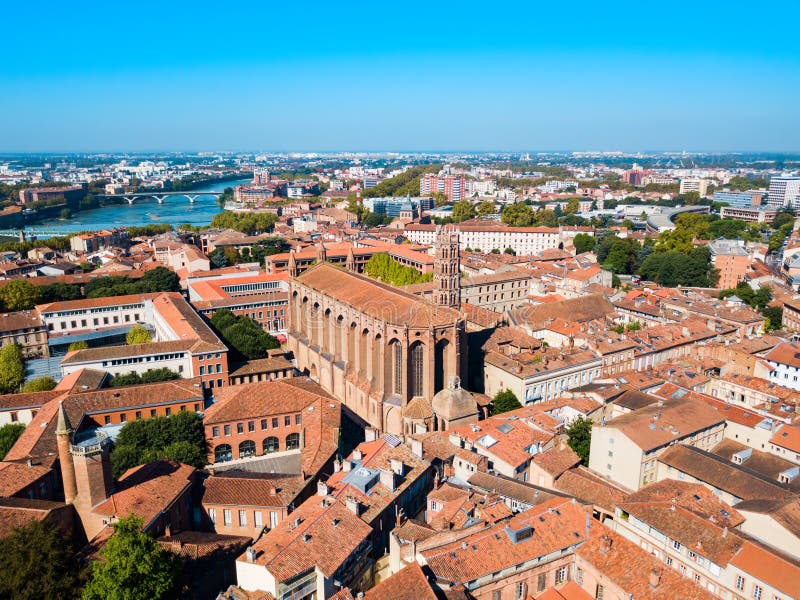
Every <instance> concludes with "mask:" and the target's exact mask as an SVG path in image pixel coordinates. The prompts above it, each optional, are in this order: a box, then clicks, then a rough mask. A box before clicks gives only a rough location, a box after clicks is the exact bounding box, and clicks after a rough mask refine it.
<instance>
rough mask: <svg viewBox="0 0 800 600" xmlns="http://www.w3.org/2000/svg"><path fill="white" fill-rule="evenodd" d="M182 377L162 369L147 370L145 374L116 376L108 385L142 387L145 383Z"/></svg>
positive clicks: (164, 368)
mask: <svg viewBox="0 0 800 600" xmlns="http://www.w3.org/2000/svg"><path fill="white" fill-rule="evenodd" d="M180 378H181V376H180V375H179V374H178V373H176V372H175V371H172V370H170V369H168V368H167V367H162V368H160V369H147V371H145V372H144V373H142V374H141V375H139V374H138V373H125V374H121V375H114V377H112V378H111V379H110V380H109V382H108V385H110V386H111V387H122V386H126V385H141V384H143V383H158V382H159V381H172V380H173V379H180Z"/></svg>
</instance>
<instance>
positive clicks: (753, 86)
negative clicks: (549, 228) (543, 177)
mask: <svg viewBox="0 0 800 600" xmlns="http://www.w3.org/2000/svg"><path fill="white" fill-rule="evenodd" d="M0 14H2V18H3V22H4V24H5V27H4V28H3V32H4V35H3V39H2V46H1V47H2V55H0V56H2V57H1V58H0V152H2V151H7V152H13V151H125V150H298V151H301V150H318V151H326V150H562V149H576V150H601V149H604V150H626V151H638V150H712V151H728V150H764V151H800V108H798V107H799V106H800V36H799V35H797V30H796V28H797V23H798V21H799V18H800V2H798V0H788V1H781V0H776V1H773V2H768V3H764V4H753V3H752V2H750V3H744V2H739V1H732V2H725V3H723V2H704V1H702V0H696V1H694V2H686V1H683V0H677V1H673V2H668V3H659V4H653V3H648V2H641V1H638V2H629V1H627V0H626V1H621V2H605V3H601V2H596V1H595V2H582V1H575V2H571V3H556V2H549V3H542V2H535V1H533V0H529V1H528V2H502V1H501V2H484V3H475V2H469V1H464V2H459V3H437V2H430V1H428V2H418V1H416V0H410V1H407V2H404V3H396V2H392V3H382V2H371V3H365V2H350V3H333V2H326V3H322V2H298V1H295V2H282V3H273V2H264V1H262V2H246V1H239V2H230V3H225V2H219V1H218V2H214V3H211V2H204V1H202V0H199V1H195V2H183V1H172V0H161V1H160V2H150V1H139V2H124V1H121V2H116V3H114V2H102V3H100V2H88V1H81V0H76V1H74V2H61V1H59V2H55V1H52V0H51V1H49V2H37V3H34V2H26V3H22V2H14V3H6V4H5V5H4V7H3V8H2V10H1V11H0Z"/></svg>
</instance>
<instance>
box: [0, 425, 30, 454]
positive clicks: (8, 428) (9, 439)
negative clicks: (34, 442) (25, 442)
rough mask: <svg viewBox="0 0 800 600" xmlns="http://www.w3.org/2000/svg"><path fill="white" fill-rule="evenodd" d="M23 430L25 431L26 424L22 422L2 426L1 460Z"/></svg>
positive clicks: (0, 435) (0, 433)
mask: <svg viewBox="0 0 800 600" xmlns="http://www.w3.org/2000/svg"><path fill="white" fill-rule="evenodd" d="M23 431H25V425H23V424H22V423H7V424H6V425H3V426H2V427H0V460H3V459H4V458H5V456H6V454H8V451H9V450H11V447H12V446H13V445H14V444H15V443H16V442H17V439H19V436H21V435H22V432H23Z"/></svg>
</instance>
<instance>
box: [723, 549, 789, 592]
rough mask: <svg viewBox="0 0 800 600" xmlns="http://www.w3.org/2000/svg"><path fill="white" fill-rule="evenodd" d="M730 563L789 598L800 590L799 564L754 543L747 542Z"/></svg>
mask: <svg viewBox="0 0 800 600" xmlns="http://www.w3.org/2000/svg"><path fill="white" fill-rule="evenodd" d="M730 562H731V564H732V565H733V566H735V567H737V568H739V569H741V570H742V571H744V572H745V573H749V574H751V575H753V576H755V577H757V578H758V579H760V580H761V581H763V582H764V583H766V584H767V585H769V586H771V587H774V588H775V589H777V590H779V591H780V592H782V593H784V594H786V595H787V596H789V597H791V596H792V595H793V594H796V593H797V590H800V566H798V564H797V562H795V561H789V560H787V559H785V558H783V557H781V556H779V555H778V554H776V553H774V552H770V551H769V550H767V549H766V548H764V547H762V546H760V545H758V544H756V543H754V542H751V541H745V542H744V544H743V545H742V548H741V550H739V552H738V553H737V554H736V556H734V557H733V559H732V560H731V561H730Z"/></svg>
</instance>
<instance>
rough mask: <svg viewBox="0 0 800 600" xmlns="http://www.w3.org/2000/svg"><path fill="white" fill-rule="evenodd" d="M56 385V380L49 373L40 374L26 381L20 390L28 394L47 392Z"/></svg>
mask: <svg viewBox="0 0 800 600" xmlns="http://www.w3.org/2000/svg"><path fill="white" fill-rule="evenodd" d="M54 387H56V380H55V379H53V378H52V377H50V376H49V375H42V376H41V377H37V378H36V379H31V380H30V381H26V382H25V385H23V386H22V392H23V393H24V394H29V393H31V392H48V391H50V390H52V389H53V388H54Z"/></svg>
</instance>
